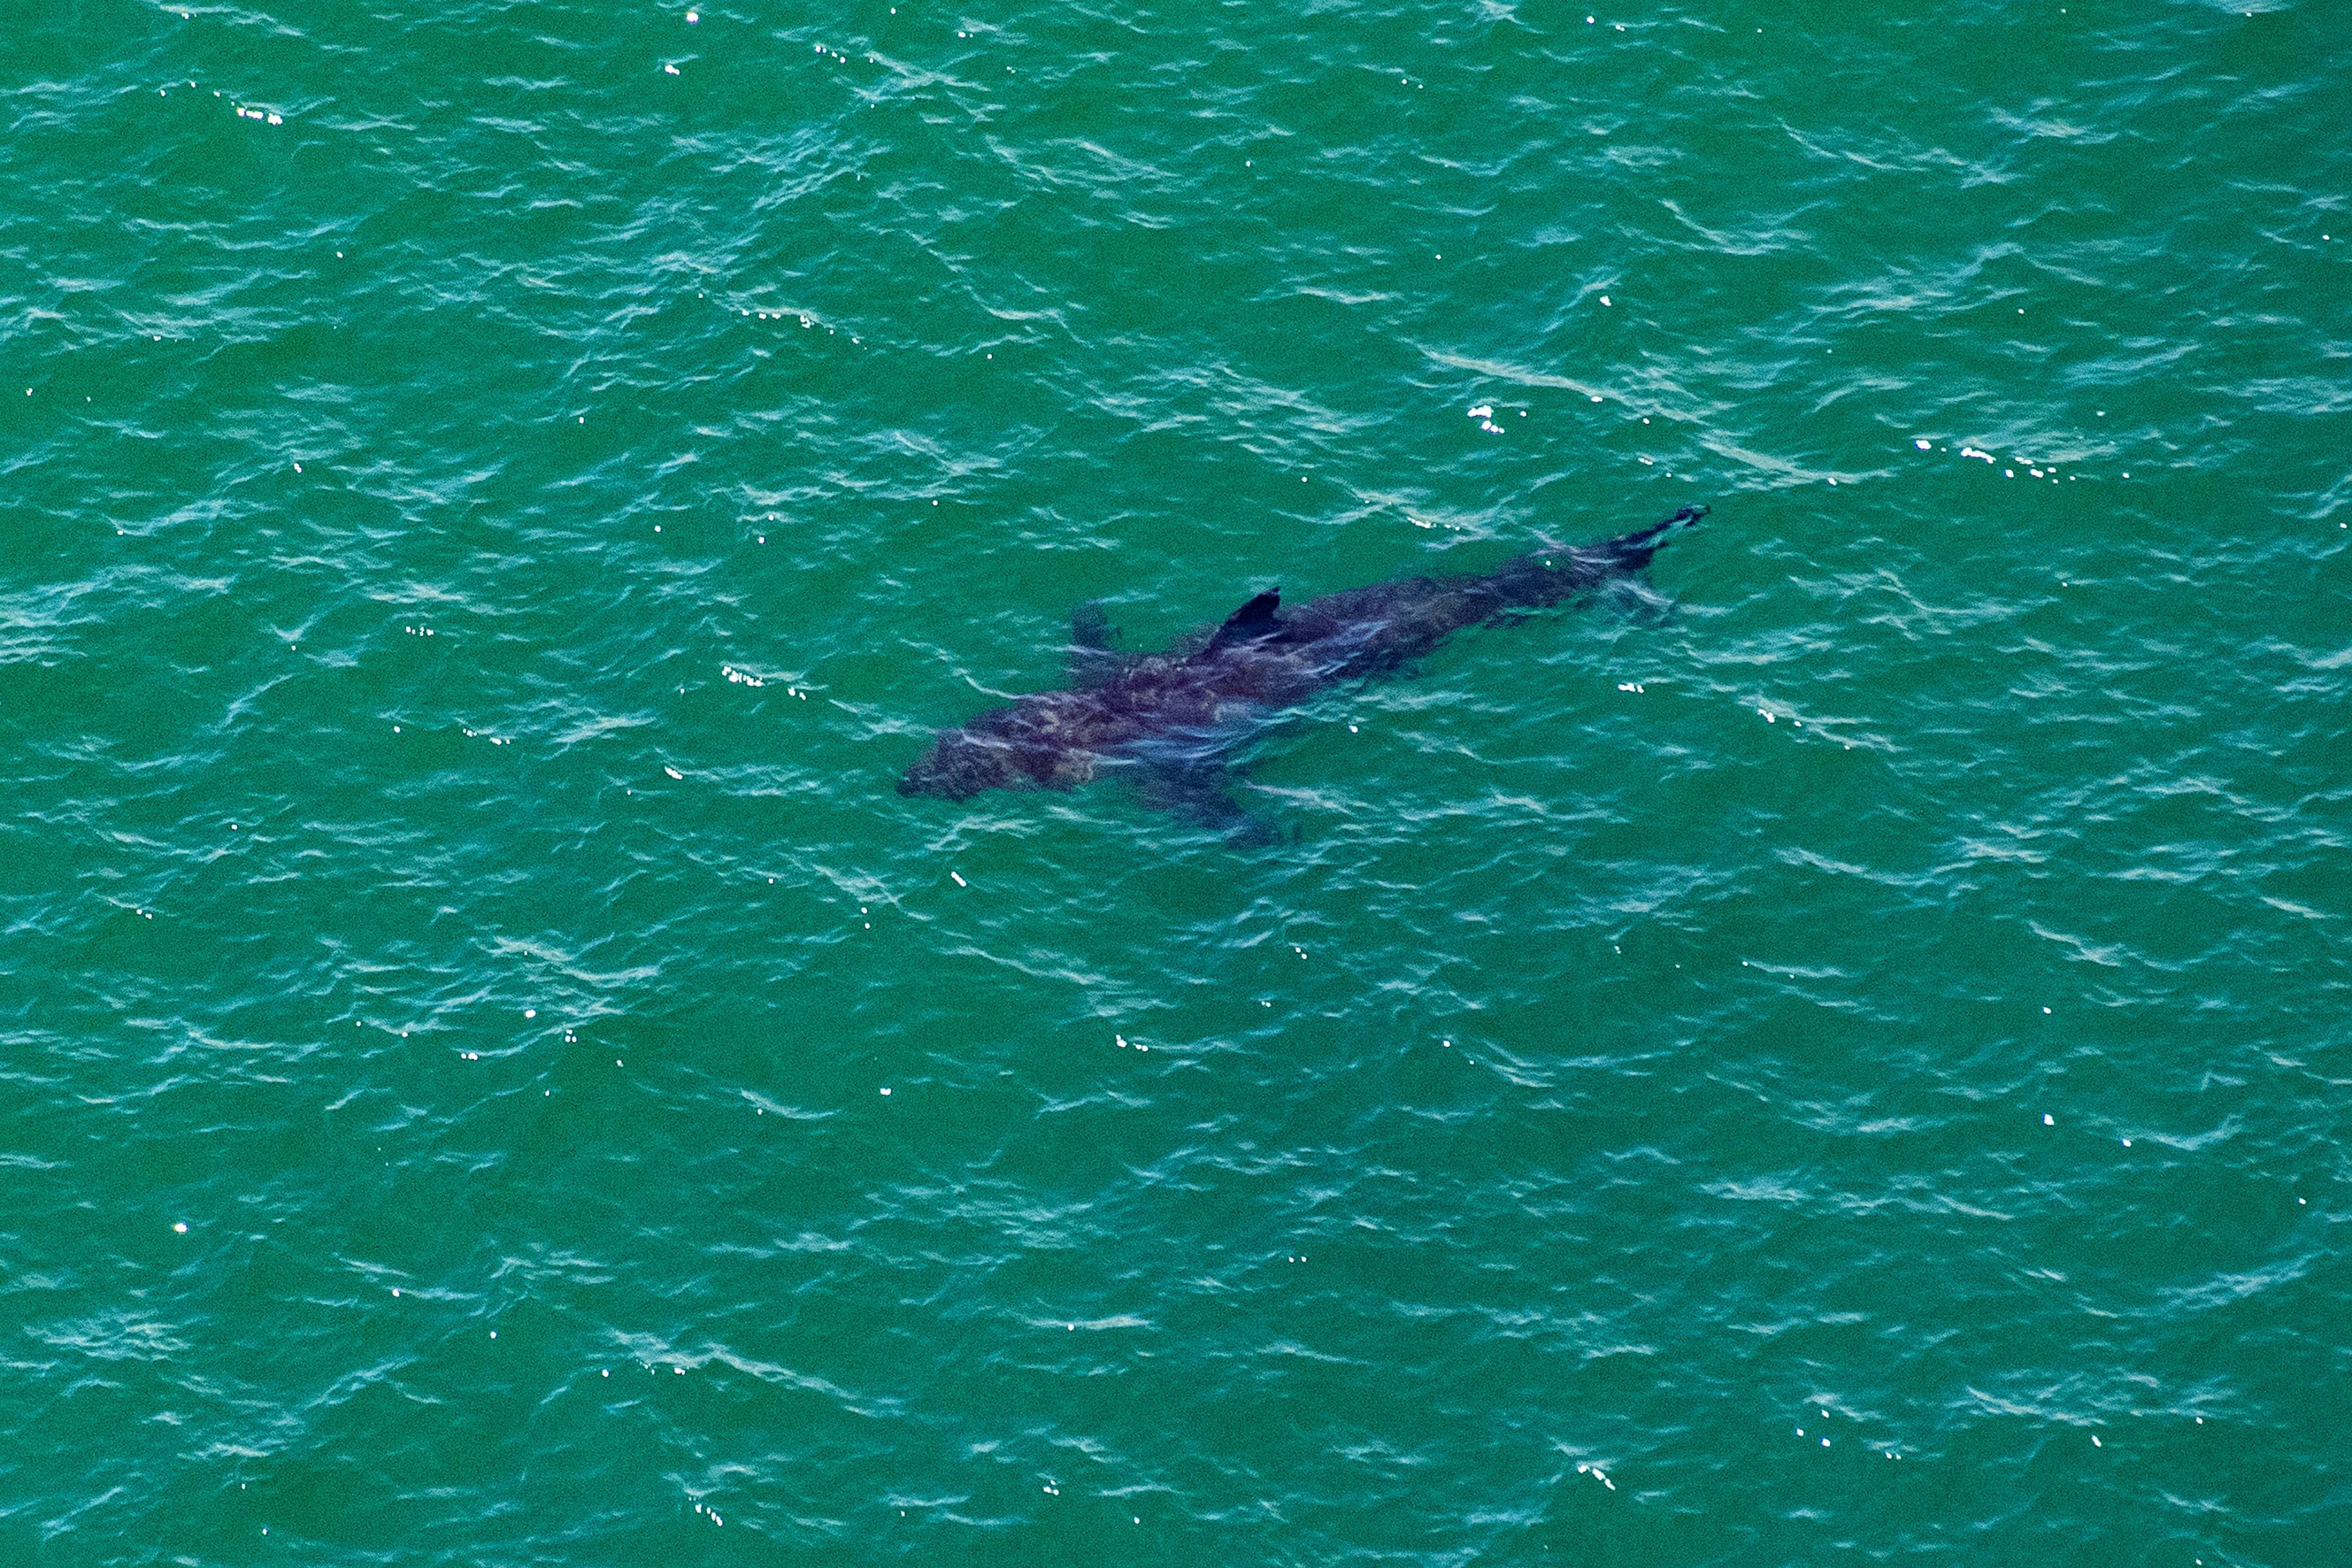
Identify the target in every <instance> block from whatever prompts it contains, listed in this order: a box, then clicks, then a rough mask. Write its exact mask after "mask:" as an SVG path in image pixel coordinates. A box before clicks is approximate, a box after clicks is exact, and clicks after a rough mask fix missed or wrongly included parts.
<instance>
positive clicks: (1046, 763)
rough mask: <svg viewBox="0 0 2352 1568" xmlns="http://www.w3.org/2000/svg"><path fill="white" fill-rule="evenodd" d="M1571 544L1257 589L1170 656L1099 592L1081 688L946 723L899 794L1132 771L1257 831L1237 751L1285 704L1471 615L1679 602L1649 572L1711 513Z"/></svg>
mask: <svg viewBox="0 0 2352 1568" xmlns="http://www.w3.org/2000/svg"><path fill="white" fill-rule="evenodd" d="M1706 510H1707V509H1706V508H1705V507H1703V506H1686V507H1685V508H1683V509H1682V510H1680V511H1677V512H1675V514H1674V516H1672V517H1670V518H1667V519H1666V520H1665V521H1663V522H1658V523H1654V524H1652V525H1651V526H1650V527H1648V528H1644V529H1640V530H1637V531H1634V532H1632V533H1627V534H1622V535H1621V536H1619V537H1617V538H1615V539H1609V540H1603V541H1601V542H1599V543H1596V544H1588V545H1581V546H1579V547H1577V548H1574V549H1559V548H1546V549H1542V550H1536V551H1530V552H1528V553H1527V554H1524V555H1517V556H1514V557H1512V558H1511V559H1510V560H1508V561H1507V562H1505V563H1503V564H1502V565H1501V566H1499V567H1497V568H1496V570H1495V571H1493V572H1489V573H1485V574H1464V575H1458V576H1445V577H1402V578H1397V579H1394V580H1392V581H1390V582H1386V583H1375V584H1370V585H1369V586H1367V587H1362V588H1349V589H1345V590H1343V591H1341V592H1339V593H1337V594H1326V595H1322V596H1320V597H1318V598H1313V599H1309V600H1307V601H1306V602H1305V603H1304V604H1301V605H1296V606H1292V607H1289V608H1285V607H1284V605H1283V604H1282V595H1281V592H1280V590H1279V589H1276V590H1273V591H1270V592H1267V593H1264V594H1259V595H1256V596H1255V597H1254V598H1252V599H1251V600H1250V601H1249V602H1248V603H1246V604H1244V605H1242V607H1241V608H1240V609H1238V610H1235V611H1234V613H1233V614H1232V615H1230V616H1226V617H1225V619H1224V621H1223V623H1222V624H1220V625H1218V626H1215V627H1213V628H1211V629H1208V630H1205V631H1202V632H1198V633H1195V634H1193V635H1192V636H1190V637H1184V638H1181V639H1180V640H1179V641H1178V642H1177V643H1176V645H1175V646H1174V647H1171V648H1169V649H1167V650H1166V651H1164V652H1161V653H1150V654H1132V653H1127V652H1124V651H1122V650H1121V649H1120V648H1119V647H1118V640H1119V639H1118V630H1117V628H1115V627H1114V626H1111V625H1110V621H1109V617H1108V616H1107V615H1106V614H1105V613H1104V610H1103V608H1102V606H1101V605H1098V604H1087V605H1080V606H1078V608H1077V610H1076V613H1075V614H1074V615H1073V616H1071V618H1070V646H1069V678H1070V684H1069V685H1067V686H1066V687H1064V688H1062V689H1059V690H1055V691H1045V692H1040V693H1038V694H1036V695H1034V696H1031V697H1024V698H1022V699H1020V700H1017V701H1015V702H1013V703H1011V704H1009V705H1007V706H1005V707H1002V708H995V709H992V710H989V711H987V712H985V713H982V714H981V715H980V716H979V717H977V718H975V719H972V720H971V721H968V722H966V723H964V724H963V725H961V726H960V727H958V728H956V729H952V730H942V731H940V733H939V736H938V738H937V739H935V740H934V741H933V742H932V743H931V745H930V747H929V750H927V751H926V752H924V753H923V755H922V756H921V757H920V758H919V759H918V760H917V761H916V762H915V763H914V765H913V766H911V767H909V768H908V770H907V773H906V775H905V776H904V777H903V778H901V779H900V780H899V781H898V792H899V793H900V794H901V795H937V796H940V797H943V798H945V799H949V800H969V799H970V798H971V797H972V796H973V795H978V794H980V793H982V791H984V790H991V789H1056V790H1067V789H1074V788H1076V786H1077V785H1079V784H1086V783H1088V782H1090V781H1092V780H1094V779H1096V778H1098V777H1102V776H1106V775H1108V774H1123V775H1126V776H1128V777H1130V778H1132V779H1133V780H1134V782H1135V784H1136V786H1137V788H1138V790H1139V793H1140V795H1141V796H1142V798H1143V799H1144V800H1145V801H1146V802H1148V803H1149V804H1150V805H1154V806H1157V807H1159V808H1160V809H1163V810H1167V811H1171V812H1173V813H1175V814H1176V815H1178V816H1181V817H1183V818H1184V819H1186V820H1188V821H1191V822H1193V823H1196V824H1198V825H1199V826H1202V827H1206V828H1209V829H1211V830H1213V831H1215V832H1219V833H1223V834H1225V835H1228V836H1230V837H1234V838H1235V839H1237V840H1240V841H1244V842H1259V843H1265V842H1271V841H1273V840H1274V839H1275V838H1276V837H1278V836H1277V835H1276V834H1275V833H1274V831H1273V829H1272V828H1271V827H1270V826H1268V825H1267V824H1265V822H1264V821H1262V820H1261V819H1259V818H1257V817H1256V816H1253V815H1252V814H1251V813H1250V812H1249V811H1248V810H1247V809H1246V808H1245V807H1244V805H1242V803H1241V801H1240V800H1239V798H1238V797H1237V796H1236V795H1235V794H1234V789H1235V784H1236V780H1235V776H1234V767H1233V765H1232V764H1233V763H1234V759H1235V757H1236V756H1237V754H1238V753H1239V752H1241V751H1242V750H1243V749H1244V747H1245V746H1246V744H1247V743H1248V742H1249V741H1250V739H1252V738H1253V737H1254V736H1255V735H1256V734H1258V733H1260V732H1261V731H1263V729H1264V728H1265V724H1266V723H1267V721H1269V720H1271V719H1272V718H1273V717H1274V716H1276V715H1277V714H1279V713H1281V712H1283V711H1284V710H1288V709H1293V708H1296V707H1297V706H1298V705H1299V704H1301V703H1303V702H1305V701H1307V700H1308V699H1310V698H1312V697H1313V696H1314V695H1315V694H1316V693H1317V692H1318V691H1322V690H1324V689H1328V688H1329V687H1331V686H1333V685H1336V684H1338V683H1339V682H1342V681H1348V680H1358V679H1368V678H1370V677H1373V676H1380V675H1391V674H1395V673H1397V672H1399V671H1401V670H1403V669H1406V668H1409V667H1410V666H1411V665H1412V662H1413V661H1415V660H1417V659H1419V658H1421V657H1423V655H1425V654H1427V653H1429V652H1430V651H1431V650H1433V649H1434V648H1435V647H1438V645H1439V644H1441V643H1443V642H1444V640H1445V639H1446V638H1447V637H1451V636H1452V635H1453V634H1454V633H1455V632H1457V631H1459V630H1461V629H1462V628H1464V627H1465V626H1479V625H1483V624H1485V623H1486V622H1489V621H1494V620H1497V619H1501V618H1504V617H1507V616H1519V615H1525V614H1528V613H1530V612H1532V611H1535V610H1538V609H1541V608H1544V607H1546V606H1549V605H1559V604H1562V603H1564V602H1568V601H1570V600H1579V599H1586V598H1591V597H1593V596H1595V595H1607V596H1609V597H1611V598H1612V599H1617V600H1620V601H1622V602H1624V603H1626V604H1627V605H1629V607H1631V608H1632V609H1633V613H1634V614H1635V615H1636V616H1652V617H1655V616H1663V615H1664V613H1665V612H1666V610H1667V609H1668V607H1669V606H1668V605H1667V602H1666V601H1665V600H1664V598H1662V597H1661V596H1659V595H1657V594H1656V592H1655V591H1654V589H1651V588H1650V587H1649V586H1648V585H1647V584H1645V583H1643V582H1642V581H1641V579H1640V576H1639V574H1640V573H1641V571H1642V570H1643V568H1644V567H1646V566H1647V565H1648V564H1649V563H1650V558H1651V557H1652V556H1653V555H1654V554H1655V553H1656V552H1657V550H1658V547H1659V546H1660V545H1661V544H1663V543H1664V542H1665V541H1666V540H1667V539H1668V538H1669V537H1671V536H1672V535H1673V534H1675V532H1677V531H1680V530H1682V529H1684V528H1687V527H1689V526H1690V525H1691V524H1693V523H1696V521H1698V520H1699V519H1700V518H1702V517H1704V516H1705V515H1706Z"/></svg>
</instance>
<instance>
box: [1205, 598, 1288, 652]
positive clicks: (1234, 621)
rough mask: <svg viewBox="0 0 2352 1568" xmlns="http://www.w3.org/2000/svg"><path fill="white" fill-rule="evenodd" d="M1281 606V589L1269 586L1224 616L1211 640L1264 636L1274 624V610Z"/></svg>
mask: <svg viewBox="0 0 2352 1568" xmlns="http://www.w3.org/2000/svg"><path fill="white" fill-rule="evenodd" d="M1281 606H1282V590H1281V589H1279V588H1269V589H1267V590H1266V591H1265V593H1263V594H1260V595H1257V597H1255V598H1254V599H1252V600H1251V601H1250V602H1249V603H1248V604H1246V605H1243V606H1242V607H1241V608H1240V609H1238V610H1235V611H1234V613H1233V614H1232V615H1230V616H1226V617H1225V624H1224V625H1223V626H1219V627H1218V628H1217V635H1216V636H1215V637H1213V638H1211V639H1210V640H1211V641H1212V642H1221V643H1222V642H1233V641H1234V640H1236V639H1238V638H1241V637H1264V636H1265V634H1266V633H1268V632H1270V631H1273V630H1274V629H1275V626H1276V621H1275V618H1274V612H1275V611H1276V610H1277V609H1279V608H1281Z"/></svg>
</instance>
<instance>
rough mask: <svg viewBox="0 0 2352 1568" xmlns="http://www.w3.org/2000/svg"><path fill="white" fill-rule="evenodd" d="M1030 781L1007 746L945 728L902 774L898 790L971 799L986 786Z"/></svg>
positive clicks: (905, 792) (1005, 787)
mask: <svg viewBox="0 0 2352 1568" xmlns="http://www.w3.org/2000/svg"><path fill="white" fill-rule="evenodd" d="M1028 782H1029V781H1028V779H1027V777H1026V776H1025V775H1024V774H1023V773H1021V772H1020V771H1019V770H1018V769H1017V768H1015V767H1014V766H1013V759H1012V757H1011V756H1010V755H1009V754H1008V752H1006V750H1005V748H1004V747H1003V746H991V745H987V744H985V743H983V742H979V741H975V740H973V739H972V738H971V735H969V734H967V733H965V732H964V731H961V730H942V731H940V737H939V739H938V740H936V741H933V742H931V746H930V749H929V751H927V752H924V753H923V754H922V755H921V756H919V757H918V758H916V759H915V763H914V765H913V766H912V767H909V768H908V770H907V771H906V773H904V774H903V775H902V776H901V777H900V778H899V780H898V793H899V794H900V795H937V796H939V797H940V799H942V800H970V799H971V797H972V796H973V795H978V794H980V793H981V792H982V791H983V790H992V789H1012V788H1014V787H1016V786H1017V785H1019V784H1026V783H1028Z"/></svg>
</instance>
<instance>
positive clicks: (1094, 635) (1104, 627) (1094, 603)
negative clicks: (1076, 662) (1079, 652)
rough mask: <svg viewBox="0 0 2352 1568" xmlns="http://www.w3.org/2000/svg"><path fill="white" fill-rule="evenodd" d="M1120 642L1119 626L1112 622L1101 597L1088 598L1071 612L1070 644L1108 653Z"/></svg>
mask: <svg viewBox="0 0 2352 1568" xmlns="http://www.w3.org/2000/svg"><path fill="white" fill-rule="evenodd" d="M1070 646H1071V647H1082V648H1087V649H1089V650H1091V651H1093V652H1095V653H1108V652H1110V651H1111V649H1112V648H1113V647H1117V646H1118V627H1117V626H1112V625H1111V624H1110V616H1109V615H1108V613H1107V612H1105V610H1104V609H1103V607H1102V601H1101V600H1100V599H1088V600H1087V602H1086V603H1085V604H1083V605H1079V606H1078V607H1077V608H1076V609H1075V610H1072V611H1071V612H1070Z"/></svg>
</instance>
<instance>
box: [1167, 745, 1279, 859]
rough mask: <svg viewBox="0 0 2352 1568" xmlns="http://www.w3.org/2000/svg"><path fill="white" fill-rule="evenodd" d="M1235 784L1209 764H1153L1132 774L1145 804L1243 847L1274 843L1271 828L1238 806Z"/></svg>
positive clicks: (1228, 771) (1217, 765) (1229, 775)
mask: <svg viewBox="0 0 2352 1568" xmlns="http://www.w3.org/2000/svg"><path fill="white" fill-rule="evenodd" d="M1235 782H1236V781H1235V779H1234V773H1233V770H1231V769H1230V768H1227V767H1225V766H1223V764H1221V763H1213V762H1184V763H1176V762H1158V761H1153V762H1146V763H1142V764H1141V766H1139V768H1138V769H1137V771H1136V786H1137V789H1138V790H1139V793H1140V794H1141V795H1142V796H1143V800H1144V804H1145V805H1150V806H1152V807H1154V808H1155V809H1157V810H1160V811H1165V812H1169V813H1171V814H1172V815H1174V816H1180V817H1181V818H1183V819H1184V820H1185V821H1187V822H1190V823H1192V824H1193V825H1194V826H1200V827H1205V828H1207V829H1208V830H1209V831H1210V832H1212V833H1222V834H1223V835H1225V836H1226V837H1229V838H1234V839H1237V840H1239V841H1240V842H1242V843H1244V844H1271V843H1274V842H1275V841H1276V838H1277V837H1279V836H1278V835H1277V834H1276V832H1275V830H1274V826H1273V825H1272V824H1270V823H1268V822H1266V821H1265V819H1263V818H1262V817H1259V816H1256V815H1255V814H1254V813H1252V812H1251V811H1250V809H1249V808H1248V807H1247V806H1244V805H1243V804H1242V803H1241V800H1240V798H1239V797H1238V796H1237V795H1235V794H1234V784H1235Z"/></svg>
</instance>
